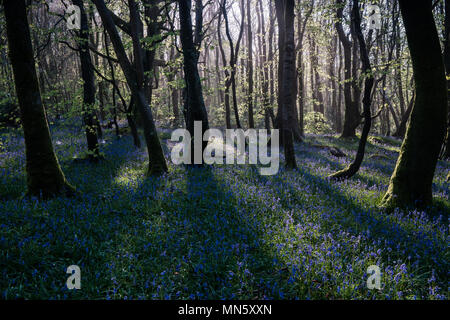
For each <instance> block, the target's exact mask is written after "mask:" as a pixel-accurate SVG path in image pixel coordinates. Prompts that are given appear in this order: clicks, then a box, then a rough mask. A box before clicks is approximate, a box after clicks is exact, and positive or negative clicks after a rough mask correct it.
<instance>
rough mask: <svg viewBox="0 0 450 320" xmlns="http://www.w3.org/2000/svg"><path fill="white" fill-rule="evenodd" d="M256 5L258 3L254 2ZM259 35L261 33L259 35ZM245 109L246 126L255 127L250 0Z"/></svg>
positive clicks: (249, 7) (248, 1) (249, 6)
mask: <svg viewBox="0 0 450 320" xmlns="http://www.w3.org/2000/svg"><path fill="white" fill-rule="evenodd" d="M256 6H258V4H256ZM259 36H261V35H259ZM247 50H248V55H247V66H248V67H247V81H248V92H247V109H248V127H249V128H254V127H255V120H254V119H253V33H252V15H251V1H250V0H247Z"/></svg>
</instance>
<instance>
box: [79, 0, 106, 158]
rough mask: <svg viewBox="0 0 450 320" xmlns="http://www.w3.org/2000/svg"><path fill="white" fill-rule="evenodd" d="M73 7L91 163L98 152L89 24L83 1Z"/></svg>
mask: <svg viewBox="0 0 450 320" xmlns="http://www.w3.org/2000/svg"><path fill="white" fill-rule="evenodd" d="M72 2H73V4H74V5H76V6H78V7H79V8H80V13H81V23H80V26H81V28H80V32H79V34H78V37H79V40H78V42H79V45H78V53H79V55H80V65H81V78H82V79H83V111H82V113H83V121H84V126H85V128H84V129H85V132H86V140H87V146H88V156H87V158H88V159H89V160H90V161H92V162H97V161H98V160H99V159H100V150H99V145H98V137H97V132H98V128H97V124H98V121H97V120H96V115H95V82H94V69H93V65H92V59H91V54H90V50H89V24H88V18H87V15H86V11H85V9H84V5H83V1H81V0H73V1H72Z"/></svg>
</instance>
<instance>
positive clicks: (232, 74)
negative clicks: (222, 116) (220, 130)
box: [218, 0, 245, 128]
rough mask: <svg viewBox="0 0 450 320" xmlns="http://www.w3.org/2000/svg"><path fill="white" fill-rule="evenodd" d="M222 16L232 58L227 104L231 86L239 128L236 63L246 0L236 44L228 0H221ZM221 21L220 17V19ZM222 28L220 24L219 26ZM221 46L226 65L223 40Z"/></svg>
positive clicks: (242, 2) (242, 5)
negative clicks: (231, 28)
mask: <svg viewBox="0 0 450 320" xmlns="http://www.w3.org/2000/svg"><path fill="white" fill-rule="evenodd" d="M221 1H222V2H221V4H220V7H221V16H223V19H224V21H225V34H226V36H227V39H228V43H229V46H230V60H229V68H230V72H229V73H228V71H227V72H226V74H227V73H228V76H227V80H226V81H225V105H226V108H227V109H228V110H229V109H230V107H229V105H230V102H229V101H230V97H229V96H230V93H229V92H230V87H231V91H232V97H233V110H234V117H235V119H236V127H238V128H242V126H241V121H240V120H239V110H238V105H237V94H236V64H237V60H238V54H239V48H240V45H241V39H242V34H243V32H244V19H245V12H244V0H241V26H240V29H239V35H238V39H237V41H236V46H235V45H234V43H233V39H232V37H231V31H230V24H229V21H228V13H227V1H226V0H221ZM219 21H220V19H219ZM219 28H220V26H219ZM218 35H219V40H220V36H221V35H220V29H219V34H218ZM219 44H220V46H221V51H222V60H223V61H224V67H226V59H225V53H224V51H223V47H222V42H221V41H220V42H219ZM230 127H231V124H230V123H228V122H227V128H230Z"/></svg>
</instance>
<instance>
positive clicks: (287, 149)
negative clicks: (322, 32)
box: [275, 0, 298, 169]
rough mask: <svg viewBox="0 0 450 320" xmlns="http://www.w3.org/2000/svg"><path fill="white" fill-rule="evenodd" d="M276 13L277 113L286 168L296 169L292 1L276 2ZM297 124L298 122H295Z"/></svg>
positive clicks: (295, 94)
mask: <svg viewBox="0 0 450 320" xmlns="http://www.w3.org/2000/svg"><path fill="white" fill-rule="evenodd" d="M275 4H276V6H277V11H279V12H280V13H281V14H280V15H279V16H278V17H279V18H281V19H279V20H278V22H279V23H280V21H282V22H283V23H282V24H281V25H282V26H283V27H284V29H279V33H280V34H279V37H280V38H282V39H283V40H282V42H281V45H282V46H281V47H280V51H283V54H282V55H281V54H280V57H282V58H283V60H280V61H279V68H282V72H281V75H282V77H283V78H282V80H281V86H280V87H279V88H278V89H279V96H280V102H281V104H280V107H279V113H280V118H281V127H280V130H281V132H282V136H283V147H284V154H285V158H286V167H287V168H289V169H295V168H297V164H296V161H295V152H294V132H293V127H292V124H291V122H290V121H289V118H290V116H291V114H292V113H291V112H292V109H294V108H295V104H296V96H297V92H296V91H297V90H296V89H297V88H296V85H295V84H296V81H295V76H296V69H295V42H294V7H295V3H294V0H283V1H277V2H276V3H275ZM290 111H291V112H290ZM296 123H297V124H298V122H296Z"/></svg>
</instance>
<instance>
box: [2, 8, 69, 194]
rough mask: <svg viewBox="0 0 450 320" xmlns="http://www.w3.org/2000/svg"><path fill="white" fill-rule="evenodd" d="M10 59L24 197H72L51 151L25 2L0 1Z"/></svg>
mask: <svg viewBox="0 0 450 320" xmlns="http://www.w3.org/2000/svg"><path fill="white" fill-rule="evenodd" d="M3 7H4V13H5V18H6V31H7V36H8V47H9V58H10V61H11V64H12V67H13V73H14V80H15V86H16V93H17V98H18V100H19V107H20V113H21V120H22V126H23V131H24V137H25V153H26V172H27V188H28V191H27V194H28V195H30V196H37V197H43V198H49V197H51V196H55V195H61V194H62V195H73V194H74V192H75V189H74V187H72V186H71V185H70V184H69V183H68V182H67V180H66V178H65V177H64V174H63V172H62V170H61V168H60V166H59V163H58V159H57V158H56V155H55V152H54V150H53V145H52V140H51V137H50V130H49V128H48V123H47V117H46V114H45V110H44V106H43V104H42V99H41V93H40V90H39V84H38V79H37V74H36V69H35V61H34V56H33V48H32V45H31V38H30V28H29V26H28V21H27V13H26V6H25V1H24V0H16V1H3Z"/></svg>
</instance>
